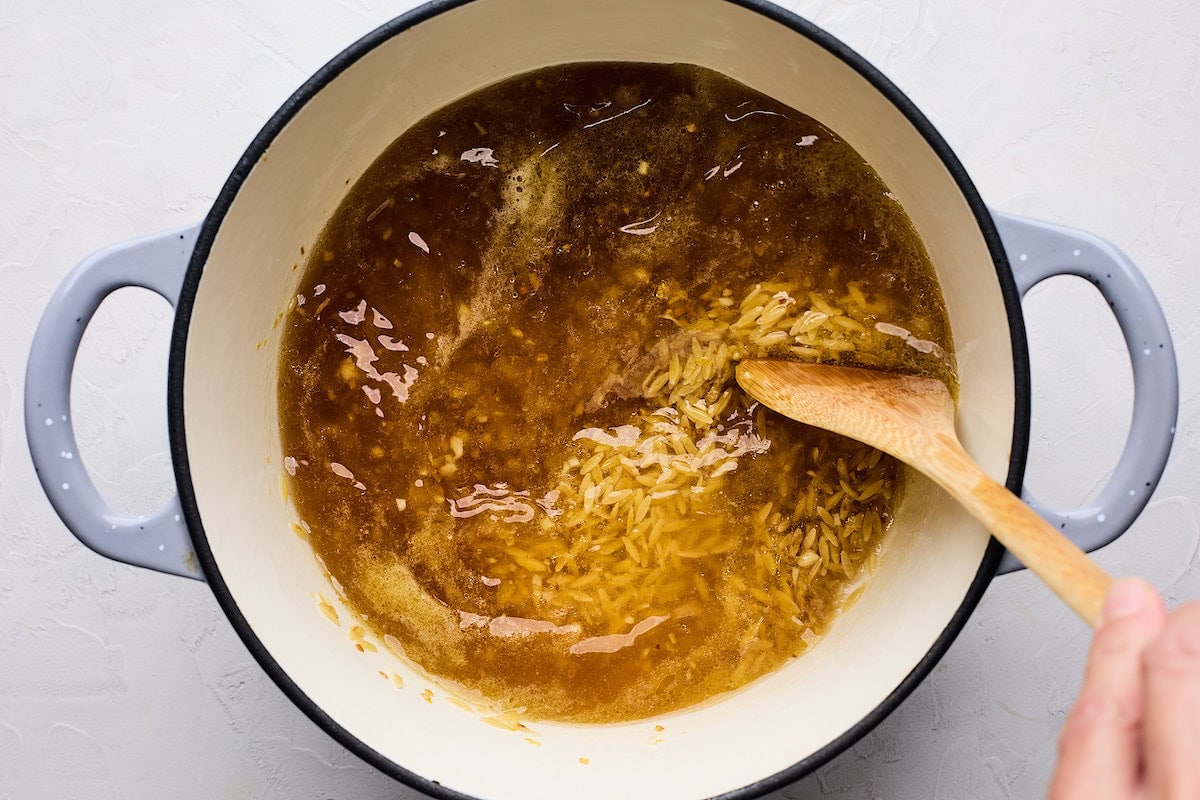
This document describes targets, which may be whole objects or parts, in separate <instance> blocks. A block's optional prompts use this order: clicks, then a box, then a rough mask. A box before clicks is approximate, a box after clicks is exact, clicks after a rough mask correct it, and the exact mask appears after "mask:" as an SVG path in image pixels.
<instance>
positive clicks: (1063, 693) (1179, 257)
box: [0, 0, 1200, 800]
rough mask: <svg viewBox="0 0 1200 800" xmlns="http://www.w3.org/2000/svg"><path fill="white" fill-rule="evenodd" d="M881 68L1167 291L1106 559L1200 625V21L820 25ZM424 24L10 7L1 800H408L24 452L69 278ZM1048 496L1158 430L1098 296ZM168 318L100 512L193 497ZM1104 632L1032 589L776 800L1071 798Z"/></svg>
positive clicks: (115, 370) (810, 1)
mask: <svg viewBox="0 0 1200 800" xmlns="http://www.w3.org/2000/svg"><path fill="white" fill-rule="evenodd" d="M784 4H785V5H787V6H789V7H791V8H794V9H796V10H797V11H799V12H800V13H801V14H803V15H805V16H807V17H809V18H810V19H813V20H815V21H816V22H818V23H819V24H821V25H823V26H824V27H826V28H828V29H829V30H831V31H832V32H833V33H834V34H835V35H838V36H839V37H841V38H842V39H844V40H845V41H846V42H847V43H849V44H850V45H851V46H852V47H854V48H855V49H857V50H858V51H859V52H861V53H863V54H864V55H865V56H867V57H868V58H869V59H870V60H871V61H873V62H874V63H875V64H876V65H878V66H879V67H880V68H881V69H882V70H883V71H884V72H885V73H886V74H887V75H888V76H889V77H891V78H892V79H893V80H894V81H895V82H897V83H898V84H899V85H900V87H901V88H902V89H904V90H905V91H907V92H908V93H909V94H910V96H911V97H912V98H913V99H914V100H915V101H916V103H917V105H918V106H920V107H921V108H922V109H923V110H924V111H925V113H926V114H928V115H929V116H930V117H931V118H932V120H933V122H934V124H935V125H937V127H938V128H939V129H940V130H941V132H942V133H943V134H944V135H945V136H946V138H947V139H948V140H949V141H950V143H951V145H952V146H953V147H954V148H955V149H956V151H957V152H958V154H959V156H960V157H961V158H962V160H963V162H964V163H965V164H966V166H967V168H968V170H970V172H971V174H972V176H973V178H974V179H975V181H976V183H977V184H978V185H979V187H980V189H981V191H982V193H983V195H984V197H985V198H986V199H987V200H988V201H989V202H990V203H992V204H993V205H995V206H997V207H999V208H1002V209H1005V210H1010V211H1016V212H1021V213H1025V214H1029V215H1034V216H1041V217H1044V218H1047V219H1052V220H1056V221H1060V222H1067V223H1071V224H1075V225H1078V226H1080V227H1084V228H1087V229H1090V230H1093V231H1095V232H1097V233H1100V234H1102V235H1104V236H1106V237H1108V238H1110V239H1111V240H1112V241H1114V242H1116V243H1117V244H1118V245H1119V246H1120V247H1121V248H1123V249H1124V250H1125V251H1126V252H1127V253H1128V254H1129V255H1130V256H1132V257H1133V259H1134V260H1135V261H1136V262H1137V263H1138V264H1139V265H1140V266H1141V268H1142V269H1143V270H1144V271H1145V272H1146V274H1147V276H1148V277H1149V279H1150V282H1151V283H1152V284H1153V285H1154V287H1155V288H1156V289H1157V291H1158V293H1159V296H1160V297H1161V299H1162V301H1163V304H1164V306H1165V308H1166V312H1167V316H1168V318H1169V319H1170V321H1171V324H1172V327H1173V330H1174V334H1175V340H1176V345H1177V347H1178V349H1179V359H1180V366H1181V371H1182V401H1183V406H1182V415H1181V420H1180V425H1179V431H1180V435H1179V438H1178V439H1177V442H1176V447H1175V450H1174V453H1173V456H1172V459H1171V463H1170V465H1169V467H1168V470H1167V474H1166V477H1165V479H1164V481H1163V484H1162V485H1161V486H1160V487H1159V489H1158V492H1157V494H1156V496H1155V498H1154V500H1153V502H1152V503H1151V505H1150V507H1149V508H1148V509H1147V510H1146V512H1145V513H1144V514H1143V515H1142V518H1141V519H1140V520H1139V521H1138V523H1137V524H1136V525H1135V526H1134V527H1133V528H1132V529H1131V530H1130V531H1129V532H1128V533H1127V534H1126V535H1125V536H1124V537H1122V538H1121V539H1120V540H1119V541H1118V542H1117V543H1116V544H1114V545H1112V546H1110V547H1109V548H1107V549H1106V550H1105V551H1104V552H1103V553H1101V554H1100V555H1099V556H1098V557H1099V559H1100V560H1101V561H1102V562H1103V563H1104V565H1105V566H1107V567H1108V568H1110V569H1111V570H1113V571H1114V572H1117V573H1139V574H1142V575H1145V576H1147V577H1148V578H1150V579H1151V580H1153V581H1154V582H1155V583H1156V584H1157V585H1158V586H1159V587H1160V588H1161V589H1163V590H1164V592H1165V593H1166V594H1167V596H1168V597H1169V598H1170V599H1171V601H1172V602H1178V601H1182V600H1185V599H1189V598H1196V597H1198V596H1200V570H1198V569H1197V568H1196V560H1197V559H1196V554H1197V544H1198V540H1200V532H1198V527H1197V520H1196V515H1195V509H1194V507H1193V499H1192V498H1193V497H1194V496H1195V494H1196V489H1195V482H1196V479H1197V477H1198V475H1200V471H1198V467H1200V464H1198V463H1197V456H1198V452H1197V444H1198V439H1197V436H1196V431H1197V429H1198V428H1200V405H1198V404H1197V402H1196V400H1197V398H1196V395H1197V391H1198V386H1197V380H1198V379H1200V360H1198V354H1197V352H1196V350H1197V343H1198V342H1197V339H1196V334H1197V331H1198V330H1200V319H1198V318H1200V314H1198V312H1200V302H1198V299H1197V293H1198V292H1200V270H1198V269H1197V261H1198V260H1200V247H1198V245H1200V156H1198V155H1197V152H1198V150H1200V4H1197V3H1195V2H1192V1H1191V0H1156V1H1155V2H1144V3H1134V2H1132V1H1131V0H1056V2H1053V3H1045V2H1041V0H1009V2H1005V3H951V2H937V3H924V2H917V0H895V1H894V2H888V1H887V0H881V1H880V2H874V3H872V2H849V1H845V0H824V1H823V0H800V1H797V0H791V1H790V2H786V3H784ZM412 5H414V3H410V2H404V1H403V0H397V1H396V2H385V0H305V1H304V2H295V0H262V2H256V3H253V4H250V3H245V4H243V3H239V2H235V0H211V1H210V2H203V3H201V2H162V1H161V0H119V1H118V0H112V1H111V2H107V3H98V2H95V0H55V2H44V0H3V2H0V798H11V800H17V798H22V799H24V798H87V799H88V800H107V799H108V798H127V799H129V800H152V799H153V800H158V798H162V797H180V798H280V799H281V800H292V799H293V798H300V799H303V798H337V799H338V800H350V799H351V798H354V799H358V798H407V799H408V800H415V798H416V795H415V793H413V792H411V791H409V790H407V789H404V788H403V787H401V786H400V785H398V784H395V783H393V782H391V781H390V780H388V779H386V778H384V777H383V776H382V775H380V774H378V773H376V772H375V771H374V770H372V769H371V768H370V767H367V766H366V765H364V764H362V763H361V762H359V761H358V760H357V759H356V758H354V757H353V756H351V755H349V754H347V753H346V752H345V751H344V750H343V749H342V748H341V747H339V746H338V745H336V744H335V743H334V742H333V741H331V740H330V739H329V738H328V737H327V736H326V735H325V734H324V733H322V732H321V731H320V730H319V729H318V728H316V727H315V726H314V725H312V724H311V723H310V722H308V720H307V719H306V718H305V717H303V716H302V715H301V714H300V712H299V711H297V710H296V709H295V708H294V707H293V706H291V705H290V704H289V702H288V701H287V699H286V698H284V696H283V695H282V694H281V693H280V692H279V691H278V690H277V689H276V688H275V686H274V685H273V684H272V683H271V682H270V681H269V680H268V679H267V678H266V677H265V676H264V674H263V673H262V672H261V671H260V670H259V668H258V666H257V665H256V664H255V663H254V662H253V660H252V659H251V658H250V656H249V655H248V653H247V652H246V650H245V649H244V648H243V647H242V645H241V643H240V642H239V641H238V640H237V638H236V637H235V635H234V633H233V631H232V630H231V629H230V627H229V626H228V625H227V624H226V622H225V621H224V618H223V617H222V615H221V613H220V612H219V610H218V609H217V606H216V603H215V602H214V601H213V599H212V596H211V594H210V592H209V590H208V589H207V588H206V587H205V586H204V585H203V584H200V583H195V582H192V581H185V580H181V579H174V578H168V577H164V576H161V575H156V574H153V573H150V572H146V571H142V570H137V569H133V568H130V567H125V566H120V565H115V564H113V563H110V562H106V561H104V560H103V559H101V558H100V557H98V556H95V555H93V554H92V553H90V552H88V551H86V550H84V549H83V548H82V547H81V546H80V545H78V544H77V543H76V542H75V541H74V540H73V539H72V538H71V536H70V535H69V534H68V533H67V532H66V530H65V529H64V528H63V526H62V525H61V523H60V522H59V521H58V519H57V517H56V516H55V515H54V513H53V511H52V510H51V509H50V506H49V505H48V504H47V502H46V501H45V499H44V498H43V496H42V493H41V491H40V489H39V487H38V484H37V481H36V479H35V477H34V474H33V470H32V468H31V465H30V462H29V456H28V453H27V451H26V448H25V440H24V432H23V430H22V414H21V393H22V384H23V373H24V370H25V356H26V349H27V347H28V344H29V340H30V338H31V336H32V332H33V328H34V325H35V323H36V321H37V318H38V315H39V314H40V312H41V310H42V308H43V306H44V304H45V302H46V300H47V298H48V297H49V295H50V293H51V291H52V290H53V289H54V287H55V286H56V285H57V284H58V283H59V281H60V280H61V279H62V278H63V276H64V275H65V273H66V272H67V270H68V269H70V268H71V267H72V266H73V265H74V264H75V263H76V262H78V261H79V260H80V259H81V258H83V257H84V256H85V255H87V254H88V253H90V252H92V251H93V250H95V249H97V248H99V247H102V246H105V245H108V244H110V243H114V242H119V241H121V240H124V239H127V238H129V237H132V236H135V235H139V234H144V233H151V232H154V231H158V230H160V229H163V228H167V227H171V226H177V225H181V224H185V223H189V222H192V221H195V220H198V219H199V218H200V217H201V216H203V214H204V213H205V212H206V210H207V209H208V207H209V204H210V202H211V200H212V198H213V196H214V194H215V193H216V191H217V189H218V188H219V186H220V185H221V183H222V182H223V181H224V179H225V176H226V175H227V173H228V171H229V169H230V167H231V166H232V165H233V163H234V161H235V159H236V158H237V156H238V155H239V154H240V153H241V151H242V149H243V148H244V147H245V146H246V144H247V143H248V142H249V140H250V138H251V137H252V136H253V135H254V133H255V132H256V131H257V130H258V128H259V127H260V125H261V124H262V123H263V122H264V121H265V120H266V118H267V117H268V116H269V115H270V114H271V113H272V112H273V111H274V110H275V108H276V107H277V106H278V104H279V103H280V102H281V101H282V100H283V99H284V98H285V97H286V96H287V95H288V94H289V93H290V92H291V91H292V90H293V89H294V88H295V87H296V86H297V85H299V83H301V82H302V81H303V80H304V79H305V78H306V77H307V76H308V75H309V74H310V73H311V72H312V71H313V70H315V69H316V68H317V67H319V66H320V65H321V64H322V63H324V62H325V61H326V60H327V59H329V58H330V57H331V56H333V55H334V54H335V53H336V52H338V51H339V50H340V49H342V48H343V47H344V46H346V45H347V44H349V43H350V42H352V41H353V40H354V39H356V38H357V37H359V36H360V35H362V34H363V33H365V32H367V31H368V30H370V29H371V28H373V27H375V26H376V25H377V24H379V23H381V22H383V21H384V20H386V19H387V18H389V17H391V16H393V15H394V14H397V13H399V12H401V11H403V10H406V9H407V8H409V7H410V6H412ZM1026 310H1027V314H1028V318H1029V333H1030V336H1029V338H1030V340H1031V343H1032V357H1033V365H1034V383H1035V386H1034V390H1035V391H1034V445H1033V452H1032V455H1031V463H1030V469H1029V476H1030V481H1031V485H1032V486H1034V487H1036V488H1037V489H1038V490H1039V492H1040V494H1041V495H1043V497H1044V498H1045V499H1047V500H1052V501H1060V502H1064V503H1065V502H1071V501H1076V500H1080V499H1082V498H1084V497H1086V496H1088V495H1089V494H1092V493H1094V492H1096V491H1097V489H1098V487H1099V486H1100V485H1102V482H1103V479H1104V476H1105V474H1106V473H1107V472H1108V471H1109V470H1110V469H1111V465H1112V464H1113V462H1114V461H1115V459H1116V456H1117V453H1118V452H1119V450H1120V446H1121V441H1122V439H1123V436H1124V430H1125V426H1126V424H1127V418H1128V414H1129V409H1130V407H1131V402H1130V396H1131V392H1130V386H1129V378H1128V368H1127V367H1126V365H1125V356H1124V346H1123V344H1122V342H1121V339H1120V337H1119V335H1118V333H1117V331H1116V327H1115V325H1114V324H1113V322H1112V321H1111V320H1110V318H1109V317H1108V315H1107V312H1106V310H1105V308H1104V306H1103V304H1102V303H1101V302H1100V301H1099V300H1098V297H1097V296H1096V295H1095V294H1094V292H1093V290H1092V289H1091V288H1090V287H1089V286H1087V285H1085V284H1083V283H1082V282H1078V281H1070V280H1068V279H1061V278H1060V279H1056V280H1055V281H1052V282H1050V283H1049V284H1047V285H1044V286H1043V287H1041V288H1040V289H1039V290H1038V291H1037V292H1036V293H1035V295H1034V296H1031V297H1030V299H1029V300H1028V302H1027V303H1026ZM169 327H170V311H169V308H168V307H167V305H166V304H165V302H163V301H161V300H158V299H157V298H154V297H152V296H151V295H149V293H146V292H140V291H136V290H124V291H123V292H120V293H118V295H116V296H114V297H113V298H112V299H111V300H110V301H109V302H108V303H107V304H106V305H105V306H104V308H102V309H101V311H100V314H99V315H98V316H97V318H96V320H95V322H94V323H93V326H92V328H90V329H89V331H88V334H87V335H86V337H85V342H84V347H83V350H82V352H81V357H80V362H79V365H78V368H77V372H76V376H75V384H74V386H75V393H74V416H75V420H76V425H77V429H78V431H79V434H80V444H81V450H82V454H83V457H84V459H85V461H86V463H87V465H88V466H89V467H90V468H91V469H92V471H93V473H94V475H95V476H96V479H97V481H98V482H99V484H100V486H101V489H102V491H103V492H104V493H105V494H106V495H107V496H108V497H109V498H111V500H112V502H113V503H114V504H116V505H118V506H120V507H124V508H125V509H127V510H131V511H137V512H146V511H149V510H151V509H152V508H154V507H155V506H156V505H157V504H158V503H159V502H161V500H162V499H163V498H165V497H166V496H167V495H168V493H169V491H170V478H169V459H168V456H167V453H166V428H165V424H166V423H165V411H164V408H163V405H164V403H163V401H164V397H165V386H164V375H165V368H166V352H167V338H168V332H169ZM1087 641H1088V637H1087V634H1086V631H1085V630H1084V628H1083V626H1082V625H1081V624H1079V623H1077V622H1076V621H1075V620H1074V619H1073V618H1072V617H1071V616H1070V614H1069V613H1068V612H1067V611H1065V610H1064V608H1062V607H1061V606H1060V605H1059V603H1058V602H1057V601H1055V600H1054V599H1052V598H1051V597H1050V596H1049V595H1048V594H1047V592H1046V590H1044V589H1043V588H1042V587H1041V586H1039V585H1038V584H1037V583H1036V582H1034V581H1033V580H1031V579H1030V578H1029V577H1028V576H1027V575H1018V576H1009V577H1005V578H1001V579H999V580H997V581H996V582H995V583H994V584H993V586H992V588H991V589H990V590H989V592H988V594H987V596H986V598H985V599H984V602H983V604H982V606H981V607H980V609H979V611H978V612H977V613H976V614H975V616H974V617H973V618H972V620H971V622H970V624H969V626H968V628H967V629H966V631H965V632H964V633H963V635H962V636H961V637H960V638H959V640H958V641H957V642H956V644H955V645H954V647H953V648H952V649H951V651H950V652H949V654H948V655H947V656H946V658H945V659H944V660H943V661H942V663H941V664H940V665H939V666H938V667H937V669H936V670H935V672H934V673H933V675H932V676H931V677H930V679H929V680H927V681H926V682H925V683H924V684H923V685H922V686H921V687H920V688H919V689H917V691H916V692H915V693H914V694H913V695H912V696H911V697H910V698H909V699H908V700H907V701H906V702H905V703H904V705H903V706H902V707H901V708H900V709H899V710H898V711H897V712H896V713H895V714H893V715H892V716H891V717H890V718H889V719H888V720H887V721H886V722H884V723H883V724H882V725H880V726H879V728H878V729H877V730H875V731H874V732H873V733H871V734H870V735H869V736H868V737H867V738H865V739H864V740H863V741H861V742H860V743H859V744H857V745H856V746H855V747H854V748H853V749H852V750H850V751H848V752H846V753H845V754H844V755H842V756H841V757H840V758H838V759H836V760H834V761H833V762H832V763H830V764H829V765H827V766H826V767H824V768H823V769H821V770H819V771H818V772H817V773H816V774H815V775H813V776H810V777H809V778H807V779H805V780H803V781H801V782H800V783H798V784H796V785H794V786H792V787H790V788H788V789H785V790H783V791H782V792H780V793H779V794H778V795H775V796H774V797H773V800H780V798H789V800H796V799H797V798H809V797H817V796H822V795H830V796H832V797H835V798H921V799H924V798H946V799H947V800H961V799H963V798H993V797H995V798H1001V797H1012V798H1027V797H1036V796H1039V795H1041V794H1042V793H1043V792H1044V787H1045V785H1046V781H1047V778H1048V776H1049V774H1050V771H1051V769H1052V767H1053V755H1054V741H1055V737H1056V734H1057V732H1058V728H1059V726H1060V724H1061V722H1062V719H1063V715H1064V713H1065V711H1066V710H1067V708H1068V707H1069V705H1070V703H1071V700H1072V697H1073V696H1074V694H1075V691H1076V689H1077V687H1078V683H1079V673H1080V667H1081V664H1082V659H1083V654H1084V651H1085V648H1086V645H1087Z"/></svg>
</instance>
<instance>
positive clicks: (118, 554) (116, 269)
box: [25, 226, 204, 580]
mask: <svg viewBox="0 0 1200 800" xmlns="http://www.w3.org/2000/svg"><path fill="white" fill-rule="evenodd" d="M198 231H199V226H193V227H190V228H184V229H181V230H176V231H169V232H166V233H161V234H158V235H155V236H150V237H147V238H145V239H138V240H136V241H132V242H128V243H126V244H122V245H118V246H116V247H112V248H109V249H107V250H102V251H100V252H98V253H94V254H93V255H91V256H90V257H88V258H87V259H86V260H85V261H83V262H82V263H81V264H79V266H77V267H75V269H73V270H72V271H71V272H70V274H69V275H67V278H66V280H64V281H63V283H62V285H61V286H59V287H58V290H57V291H56V292H55V293H54V296H53V297H51V298H50V303H49V305H48V306H47V307H46V310H45V312H44V313H43V314H42V319H41V321H40V322H39V323H38V328H37V332H36V333H35V334H34V337H33V345H32V347H31V348H30V351H29V365H28V367H27V368H26V370H25V436H26V438H27V439H28V440H29V453H30V455H31V456H32V457H33V467H34V469H35V470H36V471H37V475H38V480H40V481H41V483H42V489H43V490H44V491H45V492H46V497H47V498H48V499H49V500H50V504H51V505H52V506H54V510H55V511H57V512H58V516H59V517H60V518H61V519H62V521H63V523H64V524H65V525H66V526H67V529H68V530H70V531H71V533H73V534H75V537H76V538H77V539H79V541H80V542H82V543H83V544H85V545H86V546H87V547H89V548H91V549H92V550H94V551H95V552H97V553H99V554H100V555H102V556H107V557H108V558H111V559H114V560H116V561H123V562H125V563H126V564H133V565H135V566H139V567H149V568H150V569H154V570H158V571H159V572H166V573H169V574H172V575H181V576H184V577H188V578H196V579H198V580H203V579H204V576H203V575H202V574H201V572H200V569H199V567H198V566H197V564H196V556H195V553H194V551H193V550H192V541H191V538H190V537H189V535H188V530H187V526H186V525H185V524H184V522H183V516H182V511H181V510H180V506H179V495H178V494H176V495H175V496H173V497H172V498H171V499H170V500H169V501H168V502H167V504H166V505H164V506H163V507H162V508H161V509H159V510H158V511H157V512H155V513H154V514H151V515H149V516H145V517H126V516H122V515H120V514H117V513H116V512H114V511H113V510H112V509H111V508H109V507H108V504H107V503H105V502H104V500H103V499H102V498H101V497H100V493H99V492H97V491H96V487H95V485H94V484H93V483H92V479H91V477H90V476H89V475H88V473H87V470H86V469H85V468H84V466H83V462H82V461H81V460H80V457H79V447H78V445H77V444H76V442H75V431H74V429H73V427H72V425H71V414H70V402H71V372H72V368H73V367H74V365H75V356H76V354H77V353H78V351H79V342H80V340H81V339H82V338H83V331H84V329H85V328H86V327H87V325H88V322H90V321H91V319H92V315H94V314H95V313H96V309H97V308H98V307H99V306H100V303H101V302H102V301H103V300H104V298H106V297H108V295H110V294H112V293H113V292H114V291H116V290H117V289H120V288H123V287H125V286H141V287H143V288H146V289H149V290H151V291H152V292H155V293H157V294H159V295H162V296H163V297H164V298H166V300H167V302H169V303H170V304H171V306H172V307H174V306H175V304H176V302H177V300H178V299H179V290H180V287H181V286H182V284H183V274H184V271H185V270H186V269H187V265H188V259H189V258H190V257H191V254H192V248H193V246H194V245H195V243H196V234H197V232H198Z"/></svg>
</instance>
